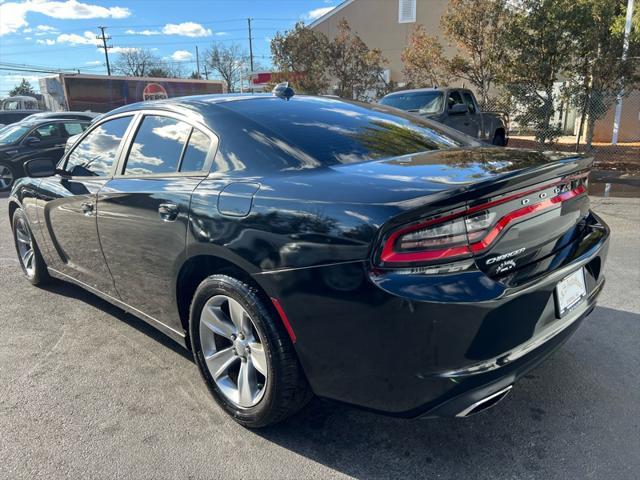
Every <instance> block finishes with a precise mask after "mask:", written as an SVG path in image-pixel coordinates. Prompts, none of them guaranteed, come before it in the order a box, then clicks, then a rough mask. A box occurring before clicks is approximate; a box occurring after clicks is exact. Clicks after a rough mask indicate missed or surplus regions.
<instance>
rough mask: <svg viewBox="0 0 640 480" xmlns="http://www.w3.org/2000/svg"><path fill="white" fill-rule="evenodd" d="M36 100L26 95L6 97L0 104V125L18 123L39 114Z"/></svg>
mask: <svg viewBox="0 0 640 480" xmlns="http://www.w3.org/2000/svg"><path fill="white" fill-rule="evenodd" d="M40 111H41V110H40V107H39V106H38V100H37V99H36V98H34V97H30V96H27V95H16V96H14V97H7V98H5V99H3V100H2V101H1V102H0V125H1V126H6V125H9V124H11V123H15V122H19V121H20V120H22V119H24V118H25V117H28V116H29V115H31V114H33V113H35V112H40Z"/></svg>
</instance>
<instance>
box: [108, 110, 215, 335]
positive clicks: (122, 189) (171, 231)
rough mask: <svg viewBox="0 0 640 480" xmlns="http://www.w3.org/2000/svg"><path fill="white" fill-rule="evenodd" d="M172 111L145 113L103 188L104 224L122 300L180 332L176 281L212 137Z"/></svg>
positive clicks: (206, 167)
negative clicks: (192, 197) (121, 161)
mask: <svg viewBox="0 0 640 480" xmlns="http://www.w3.org/2000/svg"><path fill="white" fill-rule="evenodd" d="M166 115H168V114H146V115H144V116H143V117H141V118H140V119H139V121H138V125H137V126H136V127H134V128H136V133H135V136H134V138H133V140H132V143H131V146H130V148H129V152H128V154H127V155H126V158H125V159H123V165H122V166H121V167H119V168H118V174H117V175H116V176H115V177H114V178H113V179H112V180H110V181H109V183H107V184H106V185H105V186H104V188H103V189H102V190H101V191H100V193H99V194H98V230H99V232H100V241H101V244H102V250H103V252H104V256H105V259H106V261H107V265H108V266H109V269H110V271H111V273H112V275H113V278H114V281H115V285H116V288H117V290H118V292H119V293H120V296H121V299H122V301H123V302H125V303H127V304H128V305H130V306H132V307H134V308H136V309H137V310H139V311H141V312H142V313H144V314H146V315H147V316H149V317H152V318H153V319H154V320H157V321H159V322H160V323H162V324H164V325H166V326H168V327H170V328H172V329H173V330H177V331H178V332H182V326H181V324H180V317H179V314H178V309H177V304H176V284H175V282H176V277H177V275H178V271H179V268H180V266H181V265H182V263H183V262H184V259H185V254H186V235H187V225H188V219H189V205H190V201H191V194H192V192H193V191H194V190H195V188H196V187H197V186H198V184H199V183H200V182H201V181H202V179H203V178H204V177H205V176H206V172H208V165H209V158H210V155H209V153H210V151H211V150H212V149H211V145H212V143H213V138H214V137H213V136H211V134H209V133H207V134H205V133H203V131H205V129H203V128H200V129H196V128H193V127H192V126H191V125H190V124H188V123H186V122H185V121H181V120H180V119H179V117H178V118H177V117H173V116H166Z"/></svg>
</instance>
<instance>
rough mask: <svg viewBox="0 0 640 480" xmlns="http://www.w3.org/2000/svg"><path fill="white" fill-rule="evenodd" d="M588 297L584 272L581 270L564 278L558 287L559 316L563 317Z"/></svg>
mask: <svg viewBox="0 0 640 480" xmlns="http://www.w3.org/2000/svg"><path fill="white" fill-rule="evenodd" d="M586 296H587V287H586V286H585V283H584V270H583V269H582V268H581V269H580V270H577V271H575V272H573V273H572V274H570V275H567V276H566V277H564V278H563V279H562V280H560V281H559V282H558V285H556V305H557V307H558V316H560V317H562V316H563V315H564V314H565V313H567V312H568V311H569V310H571V309H572V308H573V307H575V306H576V305H577V304H578V303H580V302H581V301H582V299H583V298H584V297H586Z"/></svg>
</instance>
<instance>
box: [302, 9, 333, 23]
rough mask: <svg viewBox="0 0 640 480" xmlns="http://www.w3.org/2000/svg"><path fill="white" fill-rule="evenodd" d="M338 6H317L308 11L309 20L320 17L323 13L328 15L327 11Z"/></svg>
mask: <svg viewBox="0 0 640 480" xmlns="http://www.w3.org/2000/svg"><path fill="white" fill-rule="evenodd" d="M334 8H336V7H320V8H315V9H313V10H310V11H308V12H307V16H306V18H307V20H316V19H318V18H320V17H321V16H323V15H326V14H327V13H329V12H330V11H331V10H333V9H334Z"/></svg>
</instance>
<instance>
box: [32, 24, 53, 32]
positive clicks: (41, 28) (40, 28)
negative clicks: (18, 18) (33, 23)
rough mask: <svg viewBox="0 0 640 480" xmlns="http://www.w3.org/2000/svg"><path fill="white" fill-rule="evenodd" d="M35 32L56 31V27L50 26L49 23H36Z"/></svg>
mask: <svg viewBox="0 0 640 480" xmlns="http://www.w3.org/2000/svg"><path fill="white" fill-rule="evenodd" d="M36 31H37V32H45V33H46V32H57V31H58V29H57V28H56V27H52V26H51V25H38V26H37V27H36Z"/></svg>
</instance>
